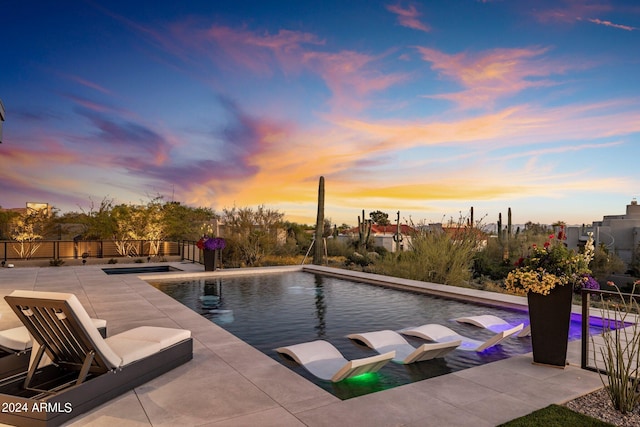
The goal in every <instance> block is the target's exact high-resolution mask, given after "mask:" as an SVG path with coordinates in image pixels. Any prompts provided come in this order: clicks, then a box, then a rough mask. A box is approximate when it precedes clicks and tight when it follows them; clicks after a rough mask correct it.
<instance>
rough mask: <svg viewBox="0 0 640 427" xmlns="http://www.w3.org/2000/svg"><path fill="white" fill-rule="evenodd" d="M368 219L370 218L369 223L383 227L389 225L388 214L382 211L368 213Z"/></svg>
mask: <svg viewBox="0 0 640 427" xmlns="http://www.w3.org/2000/svg"><path fill="white" fill-rule="evenodd" d="M369 218H371V221H373V222H374V224H378V225H383V226H384V225H389V224H391V222H389V214H387V213H384V212H382V211H373V212H369Z"/></svg>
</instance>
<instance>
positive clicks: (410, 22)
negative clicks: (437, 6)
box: [387, 4, 431, 32]
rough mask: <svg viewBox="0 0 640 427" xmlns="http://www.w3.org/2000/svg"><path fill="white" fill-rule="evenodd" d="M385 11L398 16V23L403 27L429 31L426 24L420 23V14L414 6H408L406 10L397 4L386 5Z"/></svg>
mask: <svg viewBox="0 0 640 427" xmlns="http://www.w3.org/2000/svg"><path fill="white" fill-rule="evenodd" d="M387 10H388V11H390V12H392V13H395V14H396V15H398V23H399V24H400V25H402V26H403V27H407V28H412V29H414V30H419V31H424V32H429V31H431V28H429V26H428V25H427V24H425V23H423V22H421V21H420V19H419V18H420V16H422V14H421V13H420V12H418V9H417V8H416V6H415V5H414V4H410V5H409V6H408V7H407V8H406V9H405V8H403V7H402V6H401V5H399V4H394V5H388V6H387Z"/></svg>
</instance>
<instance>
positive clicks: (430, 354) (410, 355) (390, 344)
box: [347, 330, 462, 364]
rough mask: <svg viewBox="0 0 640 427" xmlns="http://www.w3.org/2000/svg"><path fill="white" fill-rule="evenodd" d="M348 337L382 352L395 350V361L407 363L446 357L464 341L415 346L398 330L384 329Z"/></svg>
mask: <svg viewBox="0 0 640 427" xmlns="http://www.w3.org/2000/svg"><path fill="white" fill-rule="evenodd" d="M347 338H349V339H350V340H353V341H356V342H358V343H361V344H364V345H366V346H367V347H369V348H372V349H374V350H375V351H377V352H378V353H380V354H383V353H386V352H388V351H395V352H396V356H395V357H394V358H393V359H392V361H393V362H395V363H400V364H407V363H414V362H422V361H424V360H431V359H435V358H437V357H444V356H445V355H446V354H448V353H449V352H450V351H452V350H455V348H456V347H458V346H459V345H460V344H462V341H460V340H458V341H447V342H441V343H432V344H429V343H428V344H422V345H421V346H420V347H418V348H415V347H414V346H412V345H411V344H409V343H408V342H407V340H406V339H404V337H403V336H402V335H400V334H399V333H397V332H396V331H390V330H384V331H376V332H365V333H363V334H349V335H347Z"/></svg>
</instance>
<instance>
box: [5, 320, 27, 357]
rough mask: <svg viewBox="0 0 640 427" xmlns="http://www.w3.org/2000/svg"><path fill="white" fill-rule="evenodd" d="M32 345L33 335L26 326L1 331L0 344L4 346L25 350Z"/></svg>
mask: <svg viewBox="0 0 640 427" xmlns="http://www.w3.org/2000/svg"><path fill="white" fill-rule="evenodd" d="M31 345H32V342H31V336H30V335H29V331H27V328H26V327H24V326H18V327H16V328H11V329H5V330H4V331H0V346H2V347H4V348H7V349H10V350H15V351H24V350H26V349H28V348H31Z"/></svg>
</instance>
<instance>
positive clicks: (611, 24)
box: [588, 19, 638, 31]
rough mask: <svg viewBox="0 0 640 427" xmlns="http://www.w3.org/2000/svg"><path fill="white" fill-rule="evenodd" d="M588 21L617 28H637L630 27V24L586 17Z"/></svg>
mask: <svg viewBox="0 0 640 427" xmlns="http://www.w3.org/2000/svg"><path fill="white" fill-rule="evenodd" d="M588 21H589V22H593V23H594V24H598V25H604V26H605V27H612V28H617V29H619V30H626V31H635V30H637V29H638V28H636V27H632V26H630V25H621V24H614V23H613V22H611V21H602V20H600V19H588Z"/></svg>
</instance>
